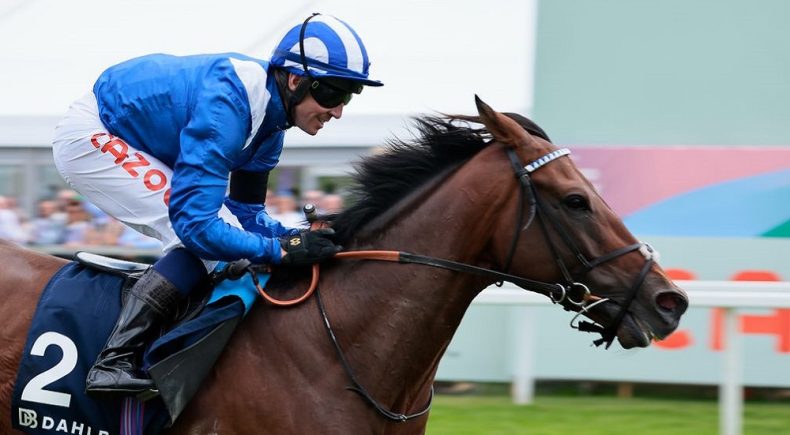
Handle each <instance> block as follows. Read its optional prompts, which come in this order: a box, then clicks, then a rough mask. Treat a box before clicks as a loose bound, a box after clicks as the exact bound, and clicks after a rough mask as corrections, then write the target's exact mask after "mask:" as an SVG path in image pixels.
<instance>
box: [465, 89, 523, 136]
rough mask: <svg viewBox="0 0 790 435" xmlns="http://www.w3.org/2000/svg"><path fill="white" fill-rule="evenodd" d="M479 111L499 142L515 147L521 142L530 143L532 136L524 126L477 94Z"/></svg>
mask: <svg viewBox="0 0 790 435" xmlns="http://www.w3.org/2000/svg"><path fill="white" fill-rule="evenodd" d="M475 104H476V105H477V113H478V114H480V122H482V123H483V125H485V126H486V129H487V130H488V131H489V132H490V133H491V135H493V136H494V139H495V140H496V141H498V142H502V143H504V144H507V145H510V146H511V147H513V148H516V147H518V146H519V145H521V144H525V143H529V142H530V140H531V137H530V136H529V133H527V131H526V130H524V128H523V127H521V126H520V125H518V123H517V122H516V121H514V120H512V119H510V118H509V117H507V116H505V115H503V114H501V113H499V112H497V111H495V110H494V109H492V108H491V106H489V105H488V104H486V103H485V102H483V100H481V99H480V97H478V96H477V95H475Z"/></svg>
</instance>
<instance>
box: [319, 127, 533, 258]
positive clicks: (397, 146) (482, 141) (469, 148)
mask: <svg viewBox="0 0 790 435" xmlns="http://www.w3.org/2000/svg"><path fill="white" fill-rule="evenodd" d="M507 115H508V116H509V117H510V118H512V119H514V120H515V121H516V122H518V123H519V124H520V125H522V126H523V127H524V128H525V129H526V130H527V131H529V132H530V133H531V134H533V135H535V136H539V137H542V138H544V139H546V140H548V136H546V133H544V132H543V130H542V129H540V127H538V126H537V125H535V124H534V123H533V122H532V121H530V120H529V119H527V118H524V117H522V116H521V115H516V114H507ZM413 121H414V127H415V128H416V130H417V133H418V134H416V135H414V139H412V140H410V141H405V140H402V139H392V140H389V141H388V142H387V144H386V148H385V150H384V151H383V152H381V153H380V154H375V155H372V156H369V157H366V158H364V159H363V160H362V161H360V162H358V163H357V164H355V165H354V166H355V169H356V174H355V175H354V181H355V183H354V187H353V188H352V189H351V192H350V193H351V196H352V199H353V201H354V203H353V205H351V206H350V207H348V208H346V209H345V210H344V211H343V212H341V213H340V214H338V215H336V216H333V217H332V218H331V219H330V221H331V222H330V223H331V225H332V227H333V228H334V229H335V231H336V232H337V236H338V240H339V241H340V243H341V244H342V243H345V242H347V241H348V240H349V239H350V238H351V237H352V236H353V235H354V234H355V233H356V232H357V231H358V230H359V229H360V228H361V227H362V226H363V225H364V224H366V223H367V222H370V221H371V220H372V219H374V218H375V217H377V216H379V215H380V214H382V213H383V212H384V211H386V210H388V209H390V208H391V207H392V206H393V205H394V204H395V203H397V202H398V201H399V200H401V199H403V198H404V197H405V196H406V195H408V194H409V193H411V192H413V191H414V190H416V189H417V188H418V187H419V186H422V185H423V184H424V183H426V182H427V181H428V180H429V179H431V178H433V177H434V176H436V175H437V174H439V173H441V172H443V171H445V170H449V169H450V168H454V167H457V166H458V165H460V164H461V163H463V162H465V161H467V160H468V159H470V158H471V157H472V156H474V155H475V154H477V153H478V152H479V151H480V150H482V149H483V148H485V147H486V146H487V145H488V144H489V143H490V141H491V136H490V134H489V133H488V132H487V131H486V130H485V129H483V128H472V127H471V126H470V125H469V124H468V123H466V122H463V123H461V122H458V121H457V120H456V119H454V118H452V117H437V116H424V117H420V118H415V119H414V120H413Z"/></svg>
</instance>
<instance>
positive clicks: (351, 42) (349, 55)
mask: <svg viewBox="0 0 790 435" xmlns="http://www.w3.org/2000/svg"><path fill="white" fill-rule="evenodd" d="M313 21H320V22H322V23H324V24H326V25H327V26H329V27H330V28H331V29H332V30H333V31H334V32H335V33H336V34H337V36H338V37H339V38H340V40H341V41H342V42H343V46H344V47H345V49H346V59H347V61H348V66H347V68H348V69H350V70H352V71H356V72H358V73H362V67H363V65H362V63H363V59H362V49H361V48H360V47H359V43H358V42H357V38H355V37H354V34H353V33H351V31H350V30H348V27H346V25H345V24H343V23H342V22H340V21H339V20H338V19H337V18H335V17H331V16H327V15H318V16H316V17H315V18H313Z"/></svg>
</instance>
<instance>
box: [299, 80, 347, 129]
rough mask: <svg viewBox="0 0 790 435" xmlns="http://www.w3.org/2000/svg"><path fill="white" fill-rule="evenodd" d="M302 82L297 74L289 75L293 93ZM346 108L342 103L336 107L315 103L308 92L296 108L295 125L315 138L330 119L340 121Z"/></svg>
mask: <svg viewBox="0 0 790 435" xmlns="http://www.w3.org/2000/svg"><path fill="white" fill-rule="evenodd" d="M300 80H303V78H302V77H299V76H297V75H295V74H289V75H288V87H289V88H290V89H291V91H293V90H295V89H296V85H297V84H298V83H299V81H300ZM344 106H345V105H344V104H343V103H340V104H338V105H337V106H335V107H329V108H327V107H323V106H321V105H320V104H318V103H317V102H316V101H315V99H314V98H313V96H312V95H310V92H307V95H305V97H304V99H302V101H301V102H300V103H299V104H297V105H296V107H294V112H293V117H294V124H295V125H296V126H297V127H299V128H300V129H301V130H302V131H304V132H305V133H307V134H309V135H311V136H315V135H316V133H318V130H320V129H321V128H323V126H324V124H326V123H327V122H329V120H330V119H332V118H337V119H340V117H341V116H343V107H344Z"/></svg>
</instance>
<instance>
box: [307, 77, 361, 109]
mask: <svg viewBox="0 0 790 435" xmlns="http://www.w3.org/2000/svg"><path fill="white" fill-rule="evenodd" d="M360 92H362V85H361V84H359V83H354V82H349V81H347V80H344V81H340V80H332V79H321V80H318V79H311V81H310V95H312V96H313V99H314V100H315V102H316V103H318V104H319V105H320V106H321V107H326V108H328V109H331V108H333V107H337V106H339V105H340V104H343V105H346V104H348V103H349V102H350V101H351V97H352V96H353V95H354V94H359V93H360Z"/></svg>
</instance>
